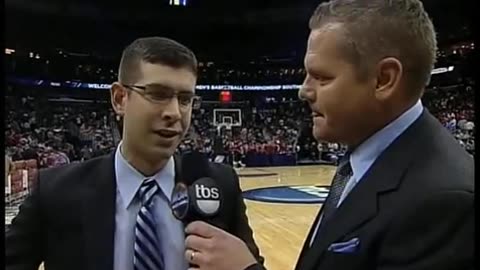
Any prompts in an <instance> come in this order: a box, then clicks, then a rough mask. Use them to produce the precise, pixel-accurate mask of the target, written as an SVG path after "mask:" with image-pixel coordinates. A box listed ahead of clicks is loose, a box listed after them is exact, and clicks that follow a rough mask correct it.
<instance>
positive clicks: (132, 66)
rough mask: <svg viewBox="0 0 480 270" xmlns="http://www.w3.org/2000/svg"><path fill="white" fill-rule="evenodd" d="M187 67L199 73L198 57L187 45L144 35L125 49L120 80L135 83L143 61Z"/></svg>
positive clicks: (174, 66)
mask: <svg viewBox="0 0 480 270" xmlns="http://www.w3.org/2000/svg"><path fill="white" fill-rule="evenodd" d="M142 61H143V62H146V63H150V64H161V65H166V66H169V67H173V68H186V69H188V70H190V71H192V72H193V73H194V74H195V76H196V75H197V58H196V57H195V54H194V53H193V52H192V51H191V50H190V49H189V48H187V47H186V46H184V45H182V44H180V43H178V42H176V41H174V40H172V39H169V38H164V37H144V38H139V39H136V40H135V41H133V42H132V43H131V44H130V45H128V46H127V47H126V48H125V50H123V54H122V59H121V61H120V67H119V71H118V80H119V81H120V82H122V83H125V84H130V83H135V80H137V79H138V76H139V74H138V70H139V65H140V63H141V62H142Z"/></svg>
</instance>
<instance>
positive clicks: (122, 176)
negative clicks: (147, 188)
mask: <svg viewBox="0 0 480 270" xmlns="http://www.w3.org/2000/svg"><path fill="white" fill-rule="evenodd" d="M121 146H122V142H120V143H119V144H118V147H117V150H116V152H115V173H116V181H117V189H118V190H119V192H120V196H121V197H122V202H123V206H124V207H125V209H127V208H128V207H129V206H130V204H131V203H132V201H133V198H135V195H136V194H137V191H138V190H139V189H140V186H141V185H142V182H143V181H144V180H145V179H150V178H155V181H156V182H157V184H158V186H159V187H160V189H161V190H162V192H163V193H164V194H166V195H167V197H168V199H170V195H171V192H172V190H173V182H174V180H173V179H174V176H175V161H174V159H173V157H170V159H169V160H168V162H167V164H166V165H165V167H164V168H163V169H161V170H160V171H159V172H157V173H156V174H155V175H153V176H152V177H146V176H144V175H143V174H142V173H141V172H139V171H138V170H136V169H135V168H134V167H133V166H132V165H130V163H128V161H127V160H126V159H125V157H124V156H123V154H122V152H121V150H120V149H121Z"/></svg>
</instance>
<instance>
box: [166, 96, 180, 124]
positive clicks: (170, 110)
mask: <svg viewBox="0 0 480 270" xmlns="http://www.w3.org/2000/svg"><path fill="white" fill-rule="evenodd" d="M180 117H181V113H180V104H178V98H177V97H172V98H171V99H170V100H169V101H168V102H167V103H166V104H165V107H164V108H163V118H165V120H167V121H178V120H179V119H180Z"/></svg>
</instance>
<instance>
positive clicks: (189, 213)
mask: <svg viewBox="0 0 480 270" xmlns="http://www.w3.org/2000/svg"><path fill="white" fill-rule="evenodd" d="M208 166H209V164H208V160H207V159H206V158H205V157H204V156H203V154H201V153H199V152H196V151H192V152H189V153H186V154H184V155H183V156H182V161H181V175H180V176H181V177H180V179H181V180H180V181H179V182H178V183H177V184H176V185H175V188H174V189H173V193H172V200H171V203H170V207H171V209H172V213H173V215H174V216H175V218H177V219H178V220H181V221H182V222H183V223H184V224H188V223H190V222H193V221H196V220H201V221H205V222H207V223H210V224H212V225H214V226H217V227H220V228H223V227H224V226H222V224H221V223H220V222H218V221H217V220H216V219H215V217H216V216H217V214H218V213H219V212H220V211H221V208H222V202H223V197H222V191H221V189H220V188H219V187H218V186H217V184H216V182H215V180H213V179H212V178H210V177H209V173H208Z"/></svg>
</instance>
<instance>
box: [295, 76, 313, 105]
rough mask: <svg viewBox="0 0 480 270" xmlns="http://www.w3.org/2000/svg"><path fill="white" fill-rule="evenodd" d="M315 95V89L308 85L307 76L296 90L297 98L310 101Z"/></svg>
mask: <svg viewBox="0 0 480 270" xmlns="http://www.w3.org/2000/svg"><path fill="white" fill-rule="evenodd" d="M314 97H315V89H314V88H313V87H312V86H311V85H310V83H309V78H308V76H307V77H306V78H305V80H304V81H303V84H302V85H301V86H300V90H298V98H299V99H300V100H302V101H311V100H313V99H314Z"/></svg>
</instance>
